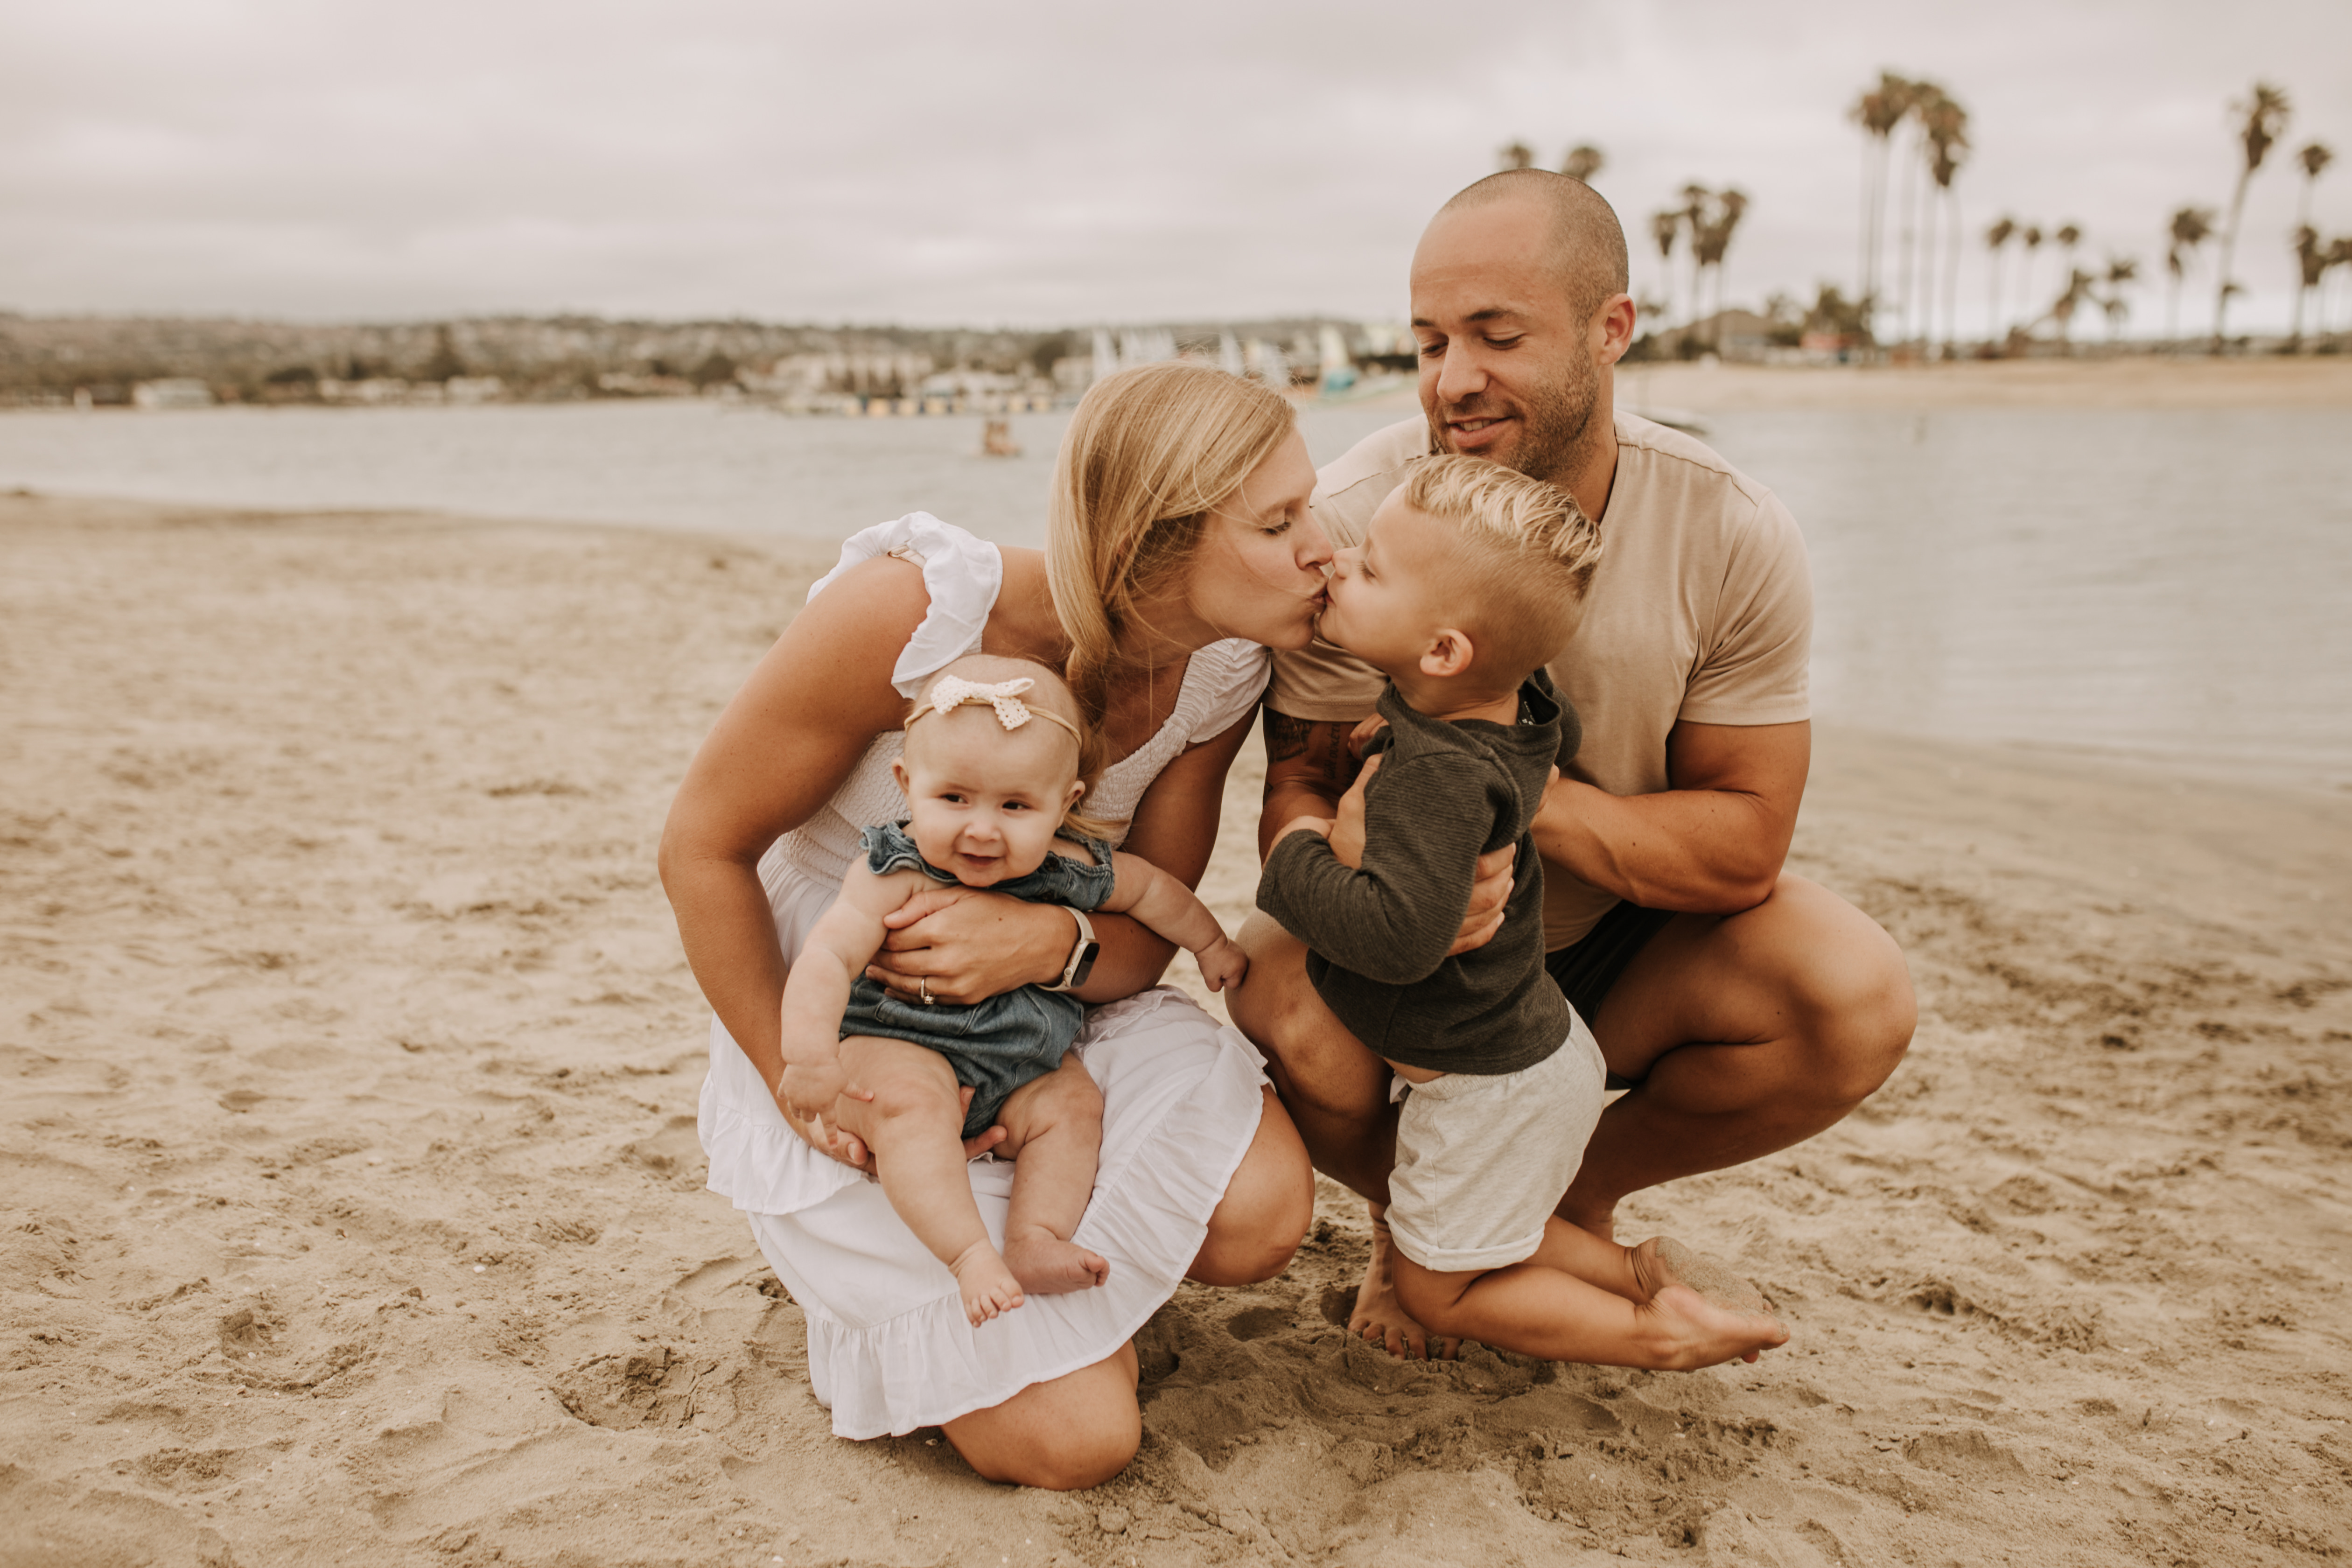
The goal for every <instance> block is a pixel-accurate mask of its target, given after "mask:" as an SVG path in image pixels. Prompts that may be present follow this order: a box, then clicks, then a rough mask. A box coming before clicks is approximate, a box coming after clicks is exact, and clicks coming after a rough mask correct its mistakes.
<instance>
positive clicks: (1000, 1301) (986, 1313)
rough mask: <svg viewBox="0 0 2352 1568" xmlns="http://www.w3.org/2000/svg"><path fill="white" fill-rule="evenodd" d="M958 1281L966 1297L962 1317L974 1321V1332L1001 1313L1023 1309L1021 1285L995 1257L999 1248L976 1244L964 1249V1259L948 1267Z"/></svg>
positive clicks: (960, 1289)
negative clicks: (1019, 1307) (1021, 1306)
mask: <svg viewBox="0 0 2352 1568" xmlns="http://www.w3.org/2000/svg"><path fill="white" fill-rule="evenodd" d="M948 1269H949V1271H950V1273H952V1274H954V1276H955V1277H956V1289H957V1290H958V1292H959V1293H961V1295H962V1297H963V1315H964V1316H965V1317H967V1318H969V1319H971V1324H972V1326H973V1327H974V1328H978V1327H979V1326H980V1325H981V1324H982V1323H984V1322H986V1321H988V1320H989V1319H991V1318H993V1317H995V1316H996V1315H997V1314H998V1313H1000V1312H1009V1311H1011V1310H1013V1308H1015V1307H1018V1306H1020V1305H1021V1303H1022V1301H1023V1300H1024V1297H1023V1296H1022V1294H1021V1281H1020V1280H1018V1279H1014V1278H1013V1270H1011V1269H1010V1268H1006V1267H1005V1266H1004V1259H1003V1258H999V1257H998V1256H997V1255H996V1248H994V1247H991V1246H989V1245H988V1243H986V1242H985V1241H975V1242H973V1243H972V1244H971V1246H970V1247H965V1248H964V1249H963V1255H962V1256H961V1257H960V1258H957V1259H956V1260H955V1261H954V1262H952V1263H950V1264H949V1265H948Z"/></svg>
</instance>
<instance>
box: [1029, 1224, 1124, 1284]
mask: <svg viewBox="0 0 2352 1568" xmlns="http://www.w3.org/2000/svg"><path fill="white" fill-rule="evenodd" d="M1004 1266H1005V1267H1006V1268H1010V1269H1012V1270H1013V1278H1014V1279H1018V1280H1019V1281H1021V1288H1022V1289H1024V1290H1028V1291H1032V1292H1034V1293H1035V1294H1037V1295H1040V1296H1058V1295H1060V1294H1061V1293H1062V1292H1064V1291H1066V1290H1091V1289H1094V1288H1095V1287H1096V1286H1097V1285H1099V1284H1101V1283H1102V1282H1103V1281H1104V1280H1106V1279H1109V1278H1110V1262H1109V1260H1108V1259H1107V1258H1103V1257H1102V1256H1101V1255H1100V1254H1099V1253H1093V1252H1088V1251H1087V1249H1086V1248H1085V1247H1080V1246H1079V1245H1077V1243H1076V1242H1072V1241H1064V1240H1063V1239H1062V1238H1061V1237H1058V1236H1055V1234H1054V1233H1053V1232H1052V1231H1050V1230H1047V1229H1046V1228H1045V1226H1036V1227H1035V1228H1034V1229H1032V1230H1029V1231H1025V1232H1023V1233H1021V1234H1018V1235H1014V1234H1011V1233H1008V1234H1007V1235H1006V1236H1005V1237H1004Z"/></svg>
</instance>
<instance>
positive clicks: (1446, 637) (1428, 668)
mask: <svg viewBox="0 0 2352 1568" xmlns="http://www.w3.org/2000/svg"><path fill="white" fill-rule="evenodd" d="M1477 651H1478V650H1477V649H1475V647H1471V646H1470V634H1469V633H1468V632H1465V631H1463V630H1462V629H1461V628H1459V627H1457V626H1440V627H1438V628H1437V632H1436V635H1435V636H1433V637H1431V638H1430V639H1429V647H1426V648H1424V649H1423V651H1422V655H1421V672H1422V674H1423V675H1429V676H1435V677H1437V678H1439V679H1445V678H1446V677H1449V676H1455V675H1459V674H1461V673H1462V672H1463V671H1464V670H1465V669H1467V668H1470V661H1471V660H1472V659H1473V658H1476V657H1477Z"/></svg>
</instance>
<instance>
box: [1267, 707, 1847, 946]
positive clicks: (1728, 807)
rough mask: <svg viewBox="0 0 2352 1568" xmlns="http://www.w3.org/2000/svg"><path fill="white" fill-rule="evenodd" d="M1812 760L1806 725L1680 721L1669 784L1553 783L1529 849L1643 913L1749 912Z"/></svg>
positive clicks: (1783, 843) (1781, 846) (1774, 862)
mask: <svg viewBox="0 0 2352 1568" xmlns="http://www.w3.org/2000/svg"><path fill="white" fill-rule="evenodd" d="M1811 758H1812V726H1811V724H1808V723H1796V724H1756V725H1738V724H1691V723H1681V724H1676V725H1675V727H1674V729H1673V730H1672V731H1670V732H1669V733H1668V734H1667V736H1666V776H1667V778H1668V780H1669V782H1670V785H1671V787H1669V788H1668V789H1667V790H1665V791H1664V793H1663V794H1659V795H1610V794H1608V793H1607V792H1606V791H1603V790H1599V789H1595V788H1593V787H1592V785H1591V784H1582V783H1580V782H1579V781H1577V780H1575V779H1568V778H1563V779H1560V780H1559V781H1557V782H1556V783H1554V784H1552V786H1551V788H1550V789H1549V790H1547V791H1546V792H1545V794H1544V803H1543V809H1542V810H1541V811H1540V812H1538V814H1537V816H1536V824H1535V836H1536V848H1537V851H1538V853H1540V854H1541V855H1542V856H1543V858H1545V859H1546V860H1548V861H1549V862H1551V863H1552V864H1554V865H1556V866H1559V867H1560V868H1562V869H1563V870H1566V871H1567V872H1568V873H1569V874H1570V875H1571V876H1573V877H1575V878H1577V879H1579V880H1580V881H1583V882H1587V883H1589V884H1591V886H1593V887H1596V888H1600V889H1604V890H1606V891H1608V892H1612V893H1614V894H1616V895H1617V896H1618V897H1619V898H1621V899H1630V900H1633V902H1634V903H1637V904H1640V905H1642V906H1643V907H1644V908H1646V909H1654V910H1688V911H1691V912H1693V913H1696V914H1737V913H1738V912H1739V911H1740V910H1749V909H1754V908H1755V907H1756V906H1757V905H1758V904H1760V903H1762V902H1763V901H1764V900H1766V899H1767V898H1769V896H1770V895H1771V892H1772V889H1773V886H1774V884H1775V883H1777V882H1778V881H1779V880H1780V865H1781V862H1782V861H1783V860H1785V859H1786V858H1788V854H1789V840H1790V837H1791V836H1793V835H1794V834H1795V832H1796V828H1797V806H1798V804H1799V802H1801V800H1802V799H1803V798H1804V794H1805V773H1806V770H1807V768H1808V767H1809V765H1810V764H1811ZM1271 774H1272V770H1271V769H1270V768H1269V769H1268V775H1269V778H1271Z"/></svg>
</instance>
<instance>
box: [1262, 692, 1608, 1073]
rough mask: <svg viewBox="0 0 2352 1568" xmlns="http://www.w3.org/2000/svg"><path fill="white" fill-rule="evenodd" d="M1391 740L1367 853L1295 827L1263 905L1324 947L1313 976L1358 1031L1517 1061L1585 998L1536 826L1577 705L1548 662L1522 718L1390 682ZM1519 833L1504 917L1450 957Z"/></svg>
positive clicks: (1369, 799) (1369, 808)
mask: <svg viewBox="0 0 2352 1568" xmlns="http://www.w3.org/2000/svg"><path fill="white" fill-rule="evenodd" d="M1380 711H1381V717H1382V718H1384V719H1386V720H1387V721H1389V727H1388V728H1387V729H1386V730H1385V731H1381V741H1384V742H1387V750H1388V755H1387V758H1386V760H1385V761H1383V762H1382V763H1381V768H1380V772H1379V773H1375V774H1374V775H1373V776H1372V781H1371V783H1370V784H1368V785H1367V786H1366V787H1365V790H1364V855H1363V861H1364V863H1363V865H1361V866H1360V867H1359V868H1356V869H1355V870H1352V871H1351V870H1349V868H1347V867H1346V866H1344V865H1342V864H1341V863H1340V861H1339V857H1338V856H1336V855H1334V854H1333V853H1332V852H1331V846H1330V843H1329V842H1328V840H1327V839H1325V838H1324V837H1322V836H1321V835H1320V834H1315V833H1292V834H1286V835H1285V836H1284V837H1283V840H1282V842H1281V843H1279V844H1277V845H1276V846H1275V847H1274V853H1273V854H1272V855H1271V856H1269V857H1267V858H1266V862H1265V874H1264V875H1263V876H1261V877H1260V878H1259V879H1258V885H1257V907H1258V908H1260V909H1262V910H1265V912H1266V913H1267V914H1270V915H1272V916H1273V917H1274V918H1275V919H1276V920H1277V921H1281V922H1282V927H1283V929H1284V930H1285V931H1288V932H1290V934H1291V935H1293V936H1295V937H1297V938H1298V940H1299V941H1301V942H1305V943H1306V944H1307V947H1308V948H1310V949H1311V950H1312V951H1311V952H1309V953H1308V954H1307V979H1309V980H1310V981H1312V982H1313V983H1314V984H1315V990H1316V993H1317V994H1318V995H1320V996H1321V997H1322V998H1323V1000H1324V1002H1325V1004H1326V1005H1328V1006H1329V1007H1330V1009H1331V1011H1332V1012H1333V1013H1334V1014H1335V1015H1337V1016H1338V1017H1339V1021H1340V1022H1341V1023H1343V1024H1345V1025H1347V1026H1348V1028H1349V1031H1350V1032H1352V1033H1353V1034H1354V1035H1355V1037H1356V1038H1358V1039H1360V1040H1361V1041H1363V1043H1364V1044H1365V1045H1367V1046H1369V1047H1371V1048H1372V1049H1373V1050H1374V1051H1375V1052H1377V1053H1379V1054H1380V1055H1381V1056H1383V1057H1386V1058H1388V1059H1389V1060H1391V1061H1393V1062H1402V1063H1404V1064H1405V1065H1406V1066H1408V1067H1417V1068H1429V1069H1430V1070H1432V1071H1433V1072H1466V1073H1481V1074H1492V1073H1507V1072H1517V1071H1518V1070H1519V1069H1520V1068H1527V1067H1532V1066H1534V1065H1535V1064H1536V1063H1537V1062H1539V1061H1541V1060H1543V1059H1544V1058H1546V1057H1548V1056H1549V1055H1551V1054H1552V1052H1554V1051H1556V1050H1558V1049H1559V1047H1560V1044H1561V1042H1562V1041H1564V1040H1566V1039H1567V1038H1568V1032H1569V1029H1570V1026H1572V1024H1573V1022H1574V1019H1575V1014H1574V1013H1572V1012H1571V1011H1570V1008H1569V1005H1568V1000H1567V998H1566V997H1564V996H1562V995H1561V994H1559V986H1558V985H1556V984H1553V983H1552V980H1551V977H1550V976H1549V975H1548V974H1546V973H1544V966H1543V960H1544V951H1543V869H1542V862H1541V861H1540V860H1539V859H1538V858H1537V856H1536V846H1535V836H1534V834H1533V833H1532V832H1530V831H1529V827H1530V825H1531V824H1532V823H1533V822H1534V820H1535V814H1536V808H1537V807H1538V805H1542V803H1543V792H1544V785H1545V784H1546V782H1547V781H1548V780H1549V775H1550V772H1551V766H1552V763H1554V762H1555V761H1564V760H1566V758H1567V757H1569V756H1572V755H1573V754H1574V753H1575V750H1576V742H1577V739H1578V728H1579V727H1578V724H1577V720H1576V712H1575V710H1573V709H1571V708H1570V707H1569V705H1568V703H1567V702H1566V700H1564V699H1562V698H1561V696H1560V695H1559V690H1558V689H1556V688H1554V687H1553V685H1552V683H1551V678H1550V677H1549V676H1548V675H1546V674H1545V673H1544V672H1543V671H1542V670H1540V669H1539V670H1538V671H1536V673H1535V674H1533V675H1532V676H1529V677H1528V679H1527V682H1526V683H1525V684H1524V685H1522V686H1521V687H1520V688H1519V722H1518V723H1517V724H1511V725H1506V724H1496V723H1490V722H1488V721H1486V720H1483V719H1467V720H1463V721H1458V722H1451V723H1449V722H1447V721H1444V720H1441V719H1432V718H1430V717H1429V716H1428V715H1426V714H1424V713H1419V712H1415V711H1414V710H1412V709H1411V708H1409V707H1407V706H1406V705H1405V701H1404V699H1403V698H1402V697H1401V696H1400V695H1399V694H1398V692H1397V689H1396V686H1395V684H1394V683H1393V682H1391V684H1390V686H1389V688H1388V689H1387V690H1385V691H1383V692H1381V704H1380ZM1506 844H1510V845H1515V846H1517V850H1518V858H1517V862H1516V867H1515V869H1514V871H1513V875H1514V876H1515V877H1516V878H1517V881H1516V883H1515V884H1514V886H1513V888H1512V890H1511V901H1510V903H1509V905H1508V906H1507V908H1506V910H1505V911H1504V914H1503V925H1502V929H1501V930H1499V931H1496V933H1495V936H1494V940H1492V941H1491V942H1487V943H1486V946H1484V947H1481V948H1475V949H1474V950H1472V951H1471V952H1465V953H1461V954H1458V955H1456V956H1454V957H1451V958H1449V957H1447V956H1446V952H1445V950H1446V949H1447V948H1449V947H1451V946H1453V945H1454V937H1455V936H1457V935H1459V934H1460V932H1461V930H1462V917H1463V916H1464V915H1465V913H1467V912H1468V911H1469V908H1470V885H1471V882H1472V879H1474V878H1475V875H1476V869H1477V868H1476V865H1475V862H1476V860H1477V858H1478V857H1479V856H1481V855H1483V854H1486V852H1487V851H1488V850H1492V849H1499V848H1501V847H1503V846H1504V845H1506Z"/></svg>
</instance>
